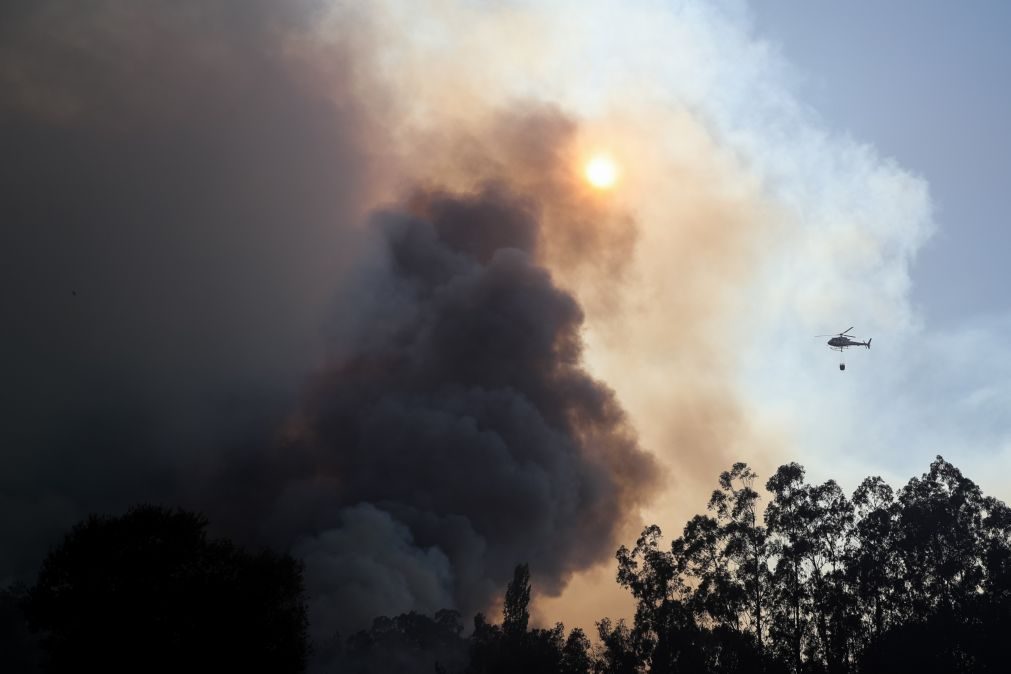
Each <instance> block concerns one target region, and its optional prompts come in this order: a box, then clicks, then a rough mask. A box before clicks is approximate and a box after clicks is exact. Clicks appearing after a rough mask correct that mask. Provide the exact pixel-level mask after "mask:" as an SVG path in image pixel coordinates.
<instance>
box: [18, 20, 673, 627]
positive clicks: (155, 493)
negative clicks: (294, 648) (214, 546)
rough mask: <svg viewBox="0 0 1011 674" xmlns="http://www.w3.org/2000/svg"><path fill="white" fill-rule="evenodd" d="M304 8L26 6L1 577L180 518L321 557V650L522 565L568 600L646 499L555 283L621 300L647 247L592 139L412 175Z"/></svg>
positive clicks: (479, 144) (526, 106)
mask: <svg viewBox="0 0 1011 674" xmlns="http://www.w3.org/2000/svg"><path fill="white" fill-rule="evenodd" d="M315 7H316V6H315V5H314V4H306V5H302V4H299V3H295V4H291V5H288V6H284V7H281V6H278V5H276V4H274V3H232V4H229V3H224V4H216V5H213V6H209V7H205V6H203V5H202V4H185V3H179V4H161V5H149V6H143V7H142V6H134V5H129V6H125V5H121V4H118V3H105V2H95V3H89V4H84V3H82V4H75V3H66V4H64V3H55V2H54V3H15V4H9V5H5V8H4V10H3V11H4V21H3V22H2V23H3V26H4V28H3V30H4V40H3V43H2V56H3V59H2V62H3V69H2V71H0V79H2V81H3V83H4V84H5V88H6V90H7V91H9V92H10V95H9V96H5V98H4V101H3V102H2V104H0V106H2V107H0V137H2V139H3V145H4V147H5V148H6V149H7V150H6V151H7V152H8V153H9V156H12V157H14V158H15V159H16V160H15V161H12V162H6V163H5V167H4V174H3V178H4V190H5V192H4V199H3V208H4V213H3V217H4V221H5V222H6V223H9V225H10V226H9V227H6V226H5V229H4V235H3V236H4V242H3V243H4V245H3V251H4V264H3V269H2V272H0V274H2V275H3V279H2V280H3V282H4V286H5V288H7V289H9V290H12V291H13V292H5V294H4V297H3V302H4V304H3V312H4V316H5V317H6V319H7V320H6V321H5V325H6V326H7V327H5V349H4V355H3V358H4V371H5V374H6V376H8V377H9V379H8V384H9V385H8V386H7V387H6V388H5V391H6V398H5V400H4V417H5V423H4V424H3V433H4V437H3V445H4V452H5V460H6V461H7V468H8V469H6V470H5V471H4V472H3V475H2V477H0V480H2V484H3V489H2V496H0V499H2V503H0V505H2V510H3V512H4V513H5V518H6V519H4V520H3V521H2V522H0V535H2V537H3V539H4V545H3V547H2V553H0V578H2V579H4V580H9V579H16V578H22V579H27V578H29V577H30V573H31V571H32V570H33V568H34V565H35V564H37V562H38V560H39V559H40V557H41V555H43V554H44V552H45V549H46V548H47V546H48V545H50V544H51V543H52V542H53V541H54V540H55V539H56V537H57V536H58V535H59V533H60V532H61V531H62V530H64V529H65V528H66V527H67V526H69V525H70V524H71V523H72V522H73V521H75V520H76V519H78V518H80V517H82V516H83V515H85V514H86V513H88V512H92V511H105V512H117V511H122V510H123V509H124V508H125V507H127V506H128V505H130V504H131V503H134V502H137V501H160V502H164V503H168V504H180V505H184V506H189V507H197V508H201V509H204V510H206V511H207V512H208V513H209V515H210V516H211V519H212V522H213V524H214V526H216V527H218V528H219V530H220V531H221V533H224V534H228V535H232V536H235V537H238V538H239V539H240V540H242V541H244V542H252V543H261V542H265V543H270V544H273V545H277V546H281V547H284V548H287V549H290V550H293V551H294V552H296V553H297V554H299V555H300V556H302V557H303V558H304V559H305V560H306V564H307V571H308V574H309V580H310V583H311V590H312V593H313V616H314V619H315V620H316V625H315V626H314V630H315V631H316V632H317V633H320V634H324V633H326V632H329V631H332V630H333V629H334V628H336V627H339V628H341V629H344V630H346V629H350V628H356V627H360V626H362V625H363V624H366V623H367V622H368V621H369V620H370V619H371V618H372V617H373V616H374V615H376V614H379V613H395V612H399V611H406V610H411V609H418V610H435V609H438V608H442V607H444V606H447V605H448V606H456V607H458V608H461V609H463V610H465V611H468V612H470V611H474V610H478V609H481V608H484V607H485V606H487V604H488V602H489V601H491V599H492V597H493V596H494V595H496V594H497V593H498V591H499V590H500V589H501V585H502V583H503V582H504V581H505V580H506V579H507V578H508V576H509V574H510V573H511V569H512V567H513V565H514V564H516V563H518V562H522V561H526V562H529V563H531V565H532V566H533V568H534V571H535V574H536V579H537V582H538V585H539V587H540V589H541V590H542V591H545V592H548V593H555V592H558V591H559V590H560V589H561V588H562V587H563V586H564V584H565V582H566V581H567V579H568V578H569V577H570V576H571V575H572V574H573V573H574V572H576V571H579V570H581V569H585V568H587V567H590V566H592V565H594V564H596V563H599V562H601V561H603V560H606V559H607V558H608V557H609V556H610V554H611V553H612V552H613V549H614V547H615V545H616V544H617V542H618V537H619V533H621V532H623V530H624V529H625V528H626V527H627V526H628V525H629V524H633V525H634V523H635V522H636V517H637V512H638V508H639V506H640V505H642V504H643V503H644V502H645V501H646V499H647V498H648V496H649V495H650V494H651V493H652V492H653V488H654V486H655V485H656V483H657V479H658V477H659V474H660V471H659V469H658V468H657V466H656V465H655V464H654V463H653V461H652V460H651V459H650V457H649V456H648V455H647V454H646V453H645V452H643V451H642V450H641V449H640V448H639V446H638V444H637V440H636V435H635V433H634V431H633V430H632V428H631V427H630V425H629V424H628V422H627V419H626V418H625V415H624V413H623V411H622V410H621V408H620V406H619V404H618V402H617V401H616V399H615V397H614V395H613V393H612V392H611V391H610V389H608V388H607V386H605V385H604V384H603V383H601V382H600V381H598V380H595V379H594V378H593V377H591V376H590V375H589V374H588V373H587V371H586V370H585V369H584V366H583V360H582V351H583V344H582V340H583V327H584V325H583V322H584V313H583V310H582V309H581V307H580V304H579V302H578V301H577V300H576V298H575V296H574V295H573V294H572V293H571V292H570V291H568V290H566V289H564V288H563V287H562V286H561V285H560V284H559V282H558V281H557V280H556V279H555V278H554V277H553V276H552V272H550V271H549V270H548V265H549V264H551V265H554V266H557V267H558V269H560V270H562V271H563V272H566V273H568V274H570V275H571V276H572V278H576V277H578V276H579V275H584V276H585V275H590V274H591V272H593V273H594V274H595V275H597V276H598V278H599V279H615V280H617V279H619V278H620V276H621V273H622V271H623V269H624V264H625V260H626V259H627V257H628V253H629V251H630V250H631V247H632V245H633V243H634V240H635V228H634V227H633V225H632V221H631V219H630V218H629V216H627V215H621V214H620V209H617V208H615V207H614V206H613V205H608V204H606V203H603V202H601V201H600V200H599V199H597V200H594V198H593V196H592V195H591V194H590V191H589V188H588V187H586V186H584V185H582V184H581V183H580V182H579V181H578V180H577V179H576V178H575V177H574V173H573V171H572V170H571V168H572V165H571V161H572V153H573V152H574V150H573V147H574V143H575V138H576V136H577V129H578V124H577V122H576V121H574V120H572V119H570V118H569V117H567V116H566V115H565V114H563V113H562V112H561V111H560V110H558V109H557V108H556V107H554V106H550V105H539V104H536V103H523V104H518V103H514V104H512V105H510V106H509V107H510V108H511V110H510V111H503V112H501V113H498V114H496V115H493V116H492V117H493V118H489V119H487V120H484V121H482V122H480V123H477V122H476V120H475V123H474V125H473V126H472V128H471V131H472V132H473V133H474V134H475V135H471V134H470V133H468V132H467V131H464V130H461V131H460V132H457V133H453V134H449V135H446V136H445V137H444V138H443V142H442V145H441V147H440V148H439V150H438V155H439V156H440V157H442V159H441V161H443V162H444V165H443V166H442V167H441V168H440V170H438V171H431V172H426V174H425V175H421V174H422V173H423V172H421V171H419V170H418V168H419V167H418V166H417V165H415V164H412V162H411V161H409V160H407V159H406V158H405V157H403V156H401V157H398V156H397V155H398V153H402V152H403V150H401V149H397V148H396V146H395V143H393V141H392V135H393V134H394V128H395V127H396V122H395V120H393V119H392V118H390V117H386V116H384V115H383V114H381V113H378V112H377V111H376V110H375V108H374V107H373V106H374V105H375V104H376V103H377V101H381V100H382V99H383V97H384V96H385V95H387V93H384V88H383V84H382V82H381V80H374V81H371V82H370V80H369V77H368V76H366V75H363V71H364V70H367V68H366V66H368V64H369V63H370V61H369V58H370V55H369V54H368V53H367V50H366V51H365V52H363V51H362V49H361V46H360V45H353V44H346V43H343V42H341V41H340V40H338V41H337V42H338V43H334V42H333V41H327V42H324V41H322V40H320V37H319V34H318V32H317V27H318V21H319V20H320V19H321V17H322V15H321V14H319V13H318V9H316V8H315ZM345 30H346V31H347V34H348V35H350V34H352V33H353V32H354V31H351V30H349V29H346V28H345ZM386 134H390V136H389V137H388V136H387V135H386ZM422 137H426V138H428V139H429V140H431V138H432V137H433V136H432V135H426V134H425V133H419V135H418V136H417V138H418V139H420V138H422ZM420 144H421V141H420V140H416V141H415V146H420ZM377 166H385V167H387V168H388V169H389V171H388V173H389V174H390V176H391V177H389V178H376V176H377V173H376V170H375V167H377ZM405 183H414V184H416V185H419V187H416V188H412V189H409V190H408V191H407V194H408V196H407V197H406V198H393V199H392V203H394V204H397V203H400V204H402V206H394V207H391V208H390V209H388V210H387V211H384V212H381V213H378V214H376V215H373V216H372V218H371V220H367V219H366V218H365V217H364V214H365V213H366V211H367V210H369V208H371V207H374V205H375V204H376V203H377V201H378V199H379V198H381V197H383V196H385V197H387V201H388V202H389V201H391V199H389V198H388V197H389V195H391V194H395V193H397V190H401V191H400V192H399V194H404V192H403V191H402V185H403V184H405ZM439 185H443V186H444V187H439ZM352 258H354V259H355V262H354V263H353V264H352V263H351V260H352ZM604 285H606V284H604ZM609 292H610V291H609V290H608V289H607V288H606V287H602V288H601V289H600V292H599V293H598V294H599V296H600V297H605V296H607V295H608V294H609Z"/></svg>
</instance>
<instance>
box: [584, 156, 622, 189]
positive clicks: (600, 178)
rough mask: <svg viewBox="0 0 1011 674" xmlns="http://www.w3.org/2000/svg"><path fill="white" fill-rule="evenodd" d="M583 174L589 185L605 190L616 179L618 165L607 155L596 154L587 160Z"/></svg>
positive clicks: (611, 185) (612, 184)
mask: <svg viewBox="0 0 1011 674" xmlns="http://www.w3.org/2000/svg"><path fill="white" fill-rule="evenodd" d="M584 174H585V175H586V179H587V180H588V181H589V182H590V184H591V185H593V186H594V187H596V188H597V189H600V190H606V189H607V188H609V187H613V186H614V183H615V182H616V181H617V180H618V167H617V165H616V164H615V163H614V162H613V161H612V160H611V159H610V158H609V157H606V156H604V155H598V156H596V157H594V158H593V159H591V160H590V161H589V162H587V164H586V168H585V170H584Z"/></svg>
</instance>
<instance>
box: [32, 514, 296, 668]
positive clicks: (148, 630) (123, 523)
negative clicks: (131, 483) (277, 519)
mask: <svg viewBox="0 0 1011 674" xmlns="http://www.w3.org/2000/svg"><path fill="white" fill-rule="evenodd" d="M206 525H207V521H206V520H205V519H204V518H203V516H201V515H197V514H194V513H189V512H184V511H170V510H166V509H163V508H158V507H153V506H140V507H137V508H134V509H133V510H131V511H129V512H128V513H127V514H126V515H124V516H122V517H98V516H92V517H90V518H88V519H87V520H85V521H84V522H82V523H80V524H78V525H77V526H75V527H74V528H73V529H72V530H71V531H70V533H69V534H67V536H66V538H65V539H64V540H63V542H62V543H61V544H60V545H59V546H57V547H56V548H55V549H54V550H53V551H52V552H50V554H49V556H48V557H47V558H46V559H45V561H44V562H43V564H42V569H41V571H40V572H39V576H38V580H37V582H36V583H35V585H34V586H33V587H31V588H30V589H29V590H28V591H27V593H26V595H25V596H24V599H23V601H24V610H25V614H26V615H27V617H28V620H29V623H30V624H31V625H32V626H33V627H34V629H35V630H36V631H38V632H39V633H40V634H41V635H42V647H43V650H44V651H45V653H46V659H45V666H46V668H47V670H48V671H53V672H70V671H74V672H77V671H103V672H136V671H150V672H170V671H171V672H176V671H189V670H194V669H196V670H200V671H272V672H299V671H302V670H303V669H304V668H305V663H306V655H307V638H306V610H305V604H304V598H303V586H302V569H301V565H300V564H299V563H298V562H296V561H295V560H294V559H293V558H291V557H289V556H287V555H277V554H275V553H272V552H269V551H263V552H259V553H250V552H247V551H245V550H243V549H241V548H239V547H237V546H235V545H234V544H232V543H230V542H228V541H224V540H211V539H209V538H208V537H207V535H206V532H205V528H206Z"/></svg>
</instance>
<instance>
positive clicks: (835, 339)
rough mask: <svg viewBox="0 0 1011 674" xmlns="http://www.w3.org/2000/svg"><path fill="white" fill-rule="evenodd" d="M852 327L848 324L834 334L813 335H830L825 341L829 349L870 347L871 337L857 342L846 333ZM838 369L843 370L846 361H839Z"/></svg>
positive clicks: (840, 350) (840, 349)
mask: <svg viewBox="0 0 1011 674" xmlns="http://www.w3.org/2000/svg"><path fill="white" fill-rule="evenodd" d="M852 329H853V326H850V327H848V328H846V329H845V330H843V331H842V332H840V333H838V334H835V335H815V337H831V338H832V339H830V340H828V342H826V343H827V344H828V346H829V348H830V349H837V350H838V351H839V352H840V353H841V352H842V350H843V349H845V348H846V347H849V346H866V347H867V348H868V349H869V348H871V341H873V337H872V338H871V339H868V340H867V341H866V342H858V341H857V340H856V339H855V338H854V337H853V335H848V334H846V333H848V332H849V331H850V330H852ZM839 369H840V370H845V369H846V363H845V362H840V363H839Z"/></svg>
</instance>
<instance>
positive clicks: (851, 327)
mask: <svg viewBox="0 0 1011 674" xmlns="http://www.w3.org/2000/svg"><path fill="white" fill-rule="evenodd" d="M852 329H853V326H852V325H851V326H849V327H848V328H846V329H845V330H843V331H842V332H840V333H839V336H840V337H841V336H842V335H845V334H846V333H847V332H849V331H850V330H852Z"/></svg>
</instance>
